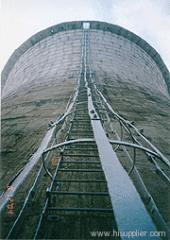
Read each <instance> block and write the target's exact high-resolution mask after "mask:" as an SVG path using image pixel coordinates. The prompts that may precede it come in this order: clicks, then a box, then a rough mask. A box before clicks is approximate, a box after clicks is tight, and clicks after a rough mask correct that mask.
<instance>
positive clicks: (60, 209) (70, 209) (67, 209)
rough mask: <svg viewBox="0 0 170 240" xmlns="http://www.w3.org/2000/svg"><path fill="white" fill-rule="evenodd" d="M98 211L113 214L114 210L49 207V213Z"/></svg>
mask: <svg viewBox="0 0 170 240" xmlns="http://www.w3.org/2000/svg"><path fill="white" fill-rule="evenodd" d="M48 210H49V211H88V212H89V211H93V212H94V211H97V212H113V209H111V208H108V209H105V208H55V207H48V208H47V211H48Z"/></svg>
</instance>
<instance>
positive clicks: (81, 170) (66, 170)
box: [58, 168, 103, 172]
mask: <svg viewBox="0 0 170 240" xmlns="http://www.w3.org/2000/svg"><path fill="white" fill-rule="evenodd" d="M58 171H60V172H103V170H96V169H63V168H60V169H58Z"/></svg>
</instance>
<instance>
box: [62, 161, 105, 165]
mask: <svg viewBox="0 0 170 240" xmlns="http://www.w3.org/2000/svg"><path fill="white" fill-rule="evenodd" d="M61 163H76V164H77V163H80V164H82V163H86V164H89V163H90V164H101V162H99V161H91V162H90V161H62V162H61Z"/></svg>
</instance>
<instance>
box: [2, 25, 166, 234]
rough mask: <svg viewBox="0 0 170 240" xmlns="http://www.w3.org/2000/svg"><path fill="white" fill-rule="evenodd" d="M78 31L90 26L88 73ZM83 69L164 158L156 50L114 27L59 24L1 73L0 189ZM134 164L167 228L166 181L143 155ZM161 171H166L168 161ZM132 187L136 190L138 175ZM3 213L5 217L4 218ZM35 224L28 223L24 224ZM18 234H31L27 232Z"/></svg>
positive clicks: (161, 73)
mask: <svg viewBox="0 0 170 240" xmlns="http://www.w3.org/2000/svg"><path fill="white" fill-rule="evenodd" d="M83 29H88V31H89V33H88V34H89V35H88V41H89V49H88V64H89V66H90V68H89V69H86V70H82V69H83V68H84V62H82V54H83V50H82V49H83V48H82V46H84V45H83V44H84V41H85V40H84V36H83ZM82 71H86V74H87V75H88V74H90V76H91V78H92V79H93V81H92V83H93V82H95V85H96V89H97V90H98V91H99V92H100V93H101V94H102V95H103V96H104V97H105V99H106V100H107V102H108V103H109V104H110V105H109V106H111V107H112V108H113V109H114V111H115V112H116V113H117V114H119V116H120V117H122V118H124V119H127V120H128V121H129V122H134V124H135V125H134V126H135V127H136V128H138V129H140V133H142V136H144V137H145V138H146V139H147V140H148V141H150V142H151V143H152V144H153V145H154V146H156V148H157V149H159V151H161V153H162V154H164V156H165V158H169V154H170V153H169V149H170V145H169V130H170V126H169V117H170V105H169V95H170V74H169V71H168V69H167V67H166V66H165V64H164V62H163V60H162V59H161V57H160V55H159V54H158V53H157V51H156V50H155V49H154V48H153V47H152V46H150V45H149V44H148V43H147V42H146V41H144V40H143V39H141V38H140V37H139V36H137V35H135V34H134V33H132V32H130V31H128V30H126V29H124V28H122V27H120V26H117V25H113V24H108V23H104V22H97V21H77V22H67V23H61V24H58V25H55V26H52V27H49V28H47V29H45V30H43V31H41V32H38V33H37V34H35V35H34V36H32V37H30V38H29V39H28V40H27V41H26V42H24V43H23V44H22V45H21V46H20V47H19V48H18V49H16V50H15V51H14V53H13V54H12V55H11V57H10V58H9V60H8V62H7V64H6V65H5V67H4V69H3V71H2V80H1V86H2V119H1V123H2V143H1V148H2V156H1V158H2V160H1V167H2V171H1V172H2V180H1V182H2V184H1V185H2V186H1V193H3V191H4V189H5V188H6V186H10V185H11V181H12V182H13V181H14V179H15V178H17V177H18V176H19V174H20V171H22V169H24V168H25V166H26V165H27V164H28V163H29V162H30V159H31V157H32V156H33V154H35V153H36V151H37V150H38V149H39V146H40V145H41V144H42V140H43V138H44V136H45V134H46V132H47V131H48V130H49V123H50V125H51V124H53V123H54V122H55V121H57V119H58V118H59V117H60V116H62V113H63V112H64V110H65V109H66V107H67V103H68V101H69V98H70V96H71V94H73V92H74V91H75V88H76V86H77V85H78V84H79V79H80V77H81V74H82ZM103 121H104V120H103ZM121 121H122V120H120V122H121ZM108 125H109V124H108ZM105 128H106V131H107V126H106V127H105ZM116 128H117V126H116ZM109 134H110V133H109V132H108V135H109ZM127 141H128V139H127ZM144 147H147V146H145V144H144ZM120 154H121V153H120ZM138 161H139V164H138V171H139V174H140V175H141V178H142V180H143V182H144V184H145V185H146V188H147V190H148V192H149V194H151V195H152V197H153V200H154V201H155V203H156V205H157V207H158V210H159V212H160V214H161V216H162V218H163V220H164V221H165V223H166V224H167V225H168V226H170V219H169V207H170V206H169V201H168V194H169V189H168V185H167V181H168V180H166V183H165V182H164V180H163V179H162V178H160V176H159V174H157V172H156V169H155V168H154V167H153V166H150V165H149V166H148V165H147V164H148V163H147V160H143V157H142V158H140V159H139V158H138ZM41 163H42V162H41V161H40V160H38V161H37V163H36V164H35V166H34V168H33V169H32V170H31V172H30V174H29V175H28V177H27V178H26V179H27V180H26V181H23V182H22V183H21V185H20V186H19V187H18V189H17V191H19V192H18V195H17V197H16V199H15V201H16V206H15V204H14V208H15V209H16V211H14V215H12V216H13V219H9V224H8V225H7V224H6V225H4V226H3V231H4V236H3V237H6V235H7V232H9V227H11V226H12V224H13V221H14V219H16V217H17V215H18V214H19V211H20V209H19V208H17V204H19V201H21V202H22V204H23V202H24V199H25V195H24V194H27V193H28V191H29V189H30V186H31V185H32V184H33V181H34V180H35V178H36V176H37V173H38V170H39V167H40V164H41ZM121 163H122V165H123V168H124V169H125V170H127V169H126V168H128V165H126V163H125V162H124V161H123V160H122V162H121ZM165 165H167V164H165ZM161 166H162V165H161ZM52 168H53V166H51V169H52ZM164 172H165V173H166V174H169V167H168V166H165V167H164ZM165 178H166V177H165ZM167 178H168V177H167ZM153 179H154V180H153ZM132 180H133V177H132ZM48 181H50V180H48ZM48 181H47V182H48ZM29 184H30V185H29ZM28 185H29V187H27V186H28ZM44 185H45V184H44ZM134 185H135V186H136V188H137V191H138V192H140V189H139V188H140V187H139V186H138V183H136V182H135V180H134ZM46 187H47V186H46ZM24 191H25V192H24ZM44 191H45V190H44ZM44 198H45V197H44V196H43V197H42V199H43V200H44ZM141 198H142V197H141ZM39 201H40V200H39ZM5 209H6V208H5ZM3 211H5V210H4V209H3ZM4 216H5V219H6V221H8V218H9V215H8V214H7V213H6V215H5V214H4ZM32 224H33V223H31V222H30V223H29V227H28V229H31V226H32ZM158 225H159V224H158ZM143 230H145V229H143ZM5 234H6V235H5ZM22 237H23V238H25V237H27V238H28V233H26V235H24V236H22Z"/></svg>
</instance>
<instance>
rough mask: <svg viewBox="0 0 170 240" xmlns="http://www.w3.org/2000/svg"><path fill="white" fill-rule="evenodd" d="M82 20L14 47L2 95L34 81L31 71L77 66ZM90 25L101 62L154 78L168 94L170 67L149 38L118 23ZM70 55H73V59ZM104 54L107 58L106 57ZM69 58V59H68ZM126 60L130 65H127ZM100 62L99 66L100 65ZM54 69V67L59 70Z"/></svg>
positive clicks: (131, 78) (128, 76)
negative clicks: (149, 42) (144, 38)
mask: <svg viewBox="0 0 170 240" xmlns="http://www.w3.org/2000/svg"><path fill="white" fill-rule="evenodd" d="M82 24H83V22H68V23H61V24H59V25H56V26H52V27H50V28H47V29H45V30H43V31H41V32H38V33H37V34H35V35H34V36H32V37H31V38H30V39H28V40H27V41H26V42H25V43H23V44H22V45H21V46H20V47H19V48H18V49H17V50H15V52H14V53H13V54H12V56H11V58H10V59H9V61H8V62H7V64H6V66H5V67H4V70H3V71H2V81H1V83H2V89H3V88H4V90H3V96H5V95H7V94H8V93H10V92H11V91H13V90H14V88H15V89H17V87H18V86H21V85H22V84H24V83H25V82H26V81H28V78H29V81H32V77H31V76H30V75H34V77H35V79H36V78H37V77H41V76H43V77H44V73H46V74H47V75H48V76H50V75H51V74H54V73H57V75H58V76H59V77H60V76H61V75H60V74H62V73H61V72H60V71H57V69H58V70H60V69H61V68H62V69H65V68H66V65H67V66H68V65H72V66H70V67H69V70H71V68H72V69H77V68H78V65H77V63H78V60H79V53H80V51H79V50H80V45H81V28H82ZM90 28H91V29H92V32H91V37H92V41H91V43H92V44H91V51H92V52H93V57H95V59H98V57H99V55H98V51H100V53H101V54H102V56H103V58H102V59H100V62H101V63H102V62H104V64H107V60H106V59H108V60H109V63H110V64H108V68H109V67H110V69H108V71H111V72H114V73H117V71H119V73H121V72H122V74H123V75H126V77H125V78H126V79H127V80H128V79H129V80H128V81H136V82H139V83H140V82H143V84H146V83H148V80H146V79H151V80H149V82H152V83H151V84H152V87H155V88H159V89H160V91H161V92H163V93H164V94H166V95H167V91H169V92H170V75H169V71H168V69H167V68H166V66H165V64H164V63H163V61H162V59H161V57H160V56H159V54H158V53H157V52H156V50H155V49H153V48H152V47H151V46H150V45H149V44H148V43H147V42H146V41H144V40H143V39H141V38H140V37H139V36H137V35H135V34H133V33H132V32H130V31H128V30H126V29H124V28H121V27H119V26H117V25H112V24H107V23H103V22H95V21H93V22H90ZM103 44H105V47H104V49H103V48H101V46H104V45H103ZM96 50H97V52H96V55H95V54H94V52H95V51H96ZM103 53H105V54H103ZM76 54H78V55H77V60H76V58H75V55H76ZM71 56H74V63H73V60H72V58H71ZM105 57H106V59H105V61H103V59H104V58H105ZM100 58H101V55H100ZM26 59H27V61H26V62H25V60H26ZM66 59H68V62H69V63H68V62H66V61H65V60H66ZM125 61H126V68H127V69H125V64H124V63H125ZM139 62H140V69H139ZM141 63H142V64H141ZM65 64H66V65H65ZM100 65H103V64H100ZM100 65H99V67H101V66H100ZM122 66H123V69H122ZM39 67H41V68H43V69H44V71H41V74H40V72H39V71H38V70H37V69H39ZM113 67H114V68H113ZM129 67H131V73H126V74H125V73H124V71H126V70H128V69H129ZM102 68H104V66H102ZM105 68H106V66H105ZM52 69H55V70H56V72H55V70H54V71H52ZM115 69H116V72H115ZM50 70H51V72H50ZM138 72H139V74H138ZM39 74H40V76H39ZM143 74H144V75H143ZM148 74H149V75H148ZM21 75H22V77H21ZM14 76H15V80H14ZM16 77H17V78H16ZM21 78H22V79H21ZM135 78H136V79H135ZM155 78H156V79H155ZM144 79H145V80H144ZM161 79H162V80H161ZM143 80H144V81H143ZM4 86H5V87H4ZM147 87H150V85H149V84H147ZM11 89H12V90H11ZM168 89H169V90H168Z"/></svg>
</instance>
